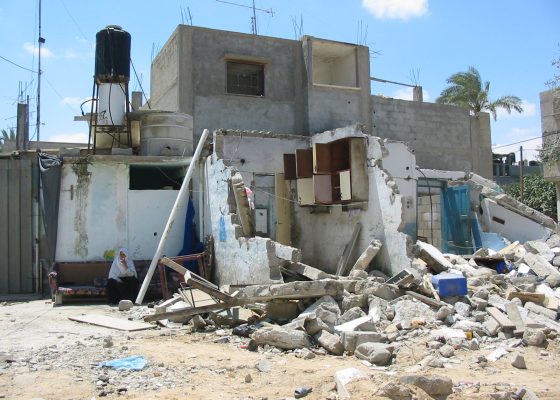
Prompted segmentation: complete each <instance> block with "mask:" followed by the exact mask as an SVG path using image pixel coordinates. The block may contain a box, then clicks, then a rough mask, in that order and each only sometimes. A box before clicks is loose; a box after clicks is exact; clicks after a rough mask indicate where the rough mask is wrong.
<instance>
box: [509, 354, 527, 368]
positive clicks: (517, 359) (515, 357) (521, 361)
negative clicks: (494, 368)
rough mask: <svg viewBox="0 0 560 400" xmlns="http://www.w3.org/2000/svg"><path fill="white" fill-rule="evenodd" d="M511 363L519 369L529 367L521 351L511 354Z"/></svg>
mask: <svg viewBox="0 0 560 400" xmlns="http://www.w3.org/2000/svg"><path fill="white" fill-rule="evenodd" d="M511 365H512V366H514V367H515V368H517V369H527V364H525V357H523V355H521V354H520V353H519V352H515V353H513V354H512V355H511Z"/></svg>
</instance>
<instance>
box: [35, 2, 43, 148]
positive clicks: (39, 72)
mask: <svg viewBox="0 0 560 400" xmlns="http://www.w3.org/2000/svg"><path fill="white" fill-rule="evenodd" d="M38 42H39V57H38V58H39V63H38V64H39V68H38V69H37V148H39V141H40V137H41V46H42V44H43V43H45V39H43V38H42V37H41V0H39V40H38Z"/></svg>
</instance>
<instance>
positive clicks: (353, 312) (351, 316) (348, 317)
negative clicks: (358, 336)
mask: <svg viewBox="0 0 560 400" xmlns="http://www.w3.org/2000/svg"><path fill="white" fill-rule="evenodd" d="M365 316H366V313H365V312H364V311H363V310H362V309H361V308H360V307H353V308H351V309H350V310H348V311H346V312H345V313H344V314H342V315H341V316H340V318H338V320H337V321H336V324H337V325H342V324H344V323H346V322H350V321H352V320H355V319H358V318H360V317H365Z"/></svg>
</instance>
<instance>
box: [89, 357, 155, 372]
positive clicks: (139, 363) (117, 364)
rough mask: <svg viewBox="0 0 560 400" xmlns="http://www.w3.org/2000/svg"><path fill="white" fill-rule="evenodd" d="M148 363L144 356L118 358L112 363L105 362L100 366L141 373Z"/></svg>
mask: <svg viewBox="0 0 560 400" xmlns="http://www.w3.org/2000/svg"><path fill="white" fill-rule="evenodd" d="M147 363H148V362H147V361H146V359H145V358H144V357H142V356H131V357H125V358H118V359H115V360H110V361H103V362H102V363H100V364H99V365H98V366H99V367H107V368H113V369H119V370H120V369H124V370H134V371H140V370H142V369H144V367H145V366H146V364H147Z"/></svg>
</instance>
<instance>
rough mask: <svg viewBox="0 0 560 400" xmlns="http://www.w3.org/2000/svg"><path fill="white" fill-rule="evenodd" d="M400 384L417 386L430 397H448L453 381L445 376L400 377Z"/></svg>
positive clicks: (451, 390)
mask: <svg viewBox="0 0 560 400" xmlns="http://www.w3.org/2000/svg"><path fill="white" fill-rule="evenodd" d="M400 382H401V383H404V384H407V385H414V386H417V387H419V388H420V389H422V390H423V391H424V392H426V393H427V394H428V395H430V396H432V397H434V396H449V395H450V394H452V393H453V381H452V380H451V378H448V377H445V376H438V375H430V376H426V375H408V376H403V377H401V379H400Z"/></svg>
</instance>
